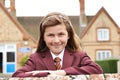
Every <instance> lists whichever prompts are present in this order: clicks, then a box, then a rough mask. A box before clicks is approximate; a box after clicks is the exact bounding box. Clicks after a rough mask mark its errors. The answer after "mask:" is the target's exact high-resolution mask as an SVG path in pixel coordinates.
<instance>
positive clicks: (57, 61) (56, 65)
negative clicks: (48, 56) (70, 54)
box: [54, 57, 61, 70]
mask: <svg viewBox="0 0 120 80" xmlns="http://www.w3.org/2000/svg"><path fill="white" fill-rule="evenodd" d="M54 61H55V67H56V70H59V69H61V65H60V61H61V59H60V58H59V57H56V58H55V59H54Z"/></svg>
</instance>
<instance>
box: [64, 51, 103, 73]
mask: <svg viewBox="0 0 120 80" xmlns="http://www.w3.org/2000/svg"><path fill="white" fill-rule="evenodd" d="M77 58H78V57H77ZM79 58H80V59H79V64H78V65H73V66H71V67H68V68H65V69H64V70H65V72H66V74H67V75H80V74H102V73H103V70H102V68H101V67H100V66H99V65H98V64H97V63H95V62H94V61H92V60H91V59H90V57H89V56H88V55H87V54H86V53H80V56H79Z"/></svg>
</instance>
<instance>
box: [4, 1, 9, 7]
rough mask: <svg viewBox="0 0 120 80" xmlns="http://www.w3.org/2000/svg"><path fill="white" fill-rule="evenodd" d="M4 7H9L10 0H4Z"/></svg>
mask: <svg viewBox="0 0 120 80" xmlns="http://www.w3.org/2000/svg"><path fill="white" fill-rule="evenodd" d="M5 7H6V8H10V0H5Z"/></svg>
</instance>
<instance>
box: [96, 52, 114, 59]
mask: <svg viewBox="0 0 120 80" xmlns="http://www.w3.org/2000/svg"><path fill="white" fill-rule="evenodd" d="M111 56H112V55H111V51H110V50H99V51H97V52H96V60H103V59H107V58H110V57H111Z"/></svg>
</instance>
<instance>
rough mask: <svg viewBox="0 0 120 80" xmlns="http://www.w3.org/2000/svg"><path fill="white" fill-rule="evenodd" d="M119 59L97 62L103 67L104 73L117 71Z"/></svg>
mask: <svg viewBox="0 0 120 80" xmlns="http://www.w3.org/2000/svg"><path fill="white" fill-rule="evenodd" d="M117 61H118V59H106V60H98V61H95V62H96V63H98V64H99V65H100V66H101V67H102V69H103V71H104V73H117Z"/></svg>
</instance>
